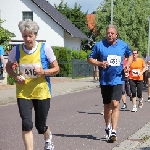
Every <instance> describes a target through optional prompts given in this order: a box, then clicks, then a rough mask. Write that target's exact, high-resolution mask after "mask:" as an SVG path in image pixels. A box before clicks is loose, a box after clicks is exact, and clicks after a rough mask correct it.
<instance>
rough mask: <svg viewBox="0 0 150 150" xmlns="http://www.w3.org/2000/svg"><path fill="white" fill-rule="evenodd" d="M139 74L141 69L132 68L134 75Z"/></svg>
mask: <svg viewBox="0 0 150 150" xmlns="http://www.w3.org/2000/svg"><path fill="white" fill-rule="evenodd" d="M139 74H140V69H133V70H132V75H133V76H134V77H137V76H138V75H139Z"/></svg>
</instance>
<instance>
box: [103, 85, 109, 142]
mask: <svg viewBox="0 0 150 150" xmlns="http://www.w3.org/2000/svg"><path fill="white" fill-rule="evenodd" d="M101 94H102V98H103V104H104V120H105V125H106V128H105V131H106V139H107V140H108V139H109V137H110V133H111V106H110V103H111V86H108V85H101Z"/></svg>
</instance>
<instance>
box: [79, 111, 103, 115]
mask: <svg viewBox="0 0 150 150" xmlns="http://www.w3.org/2000/svg"><path fill="white" fill-rule="evenodd" d="M77 112H78V113H80V114H92V115H94V114H98V115H100V114H101V113H89V112H84V111H77Z"/></svg>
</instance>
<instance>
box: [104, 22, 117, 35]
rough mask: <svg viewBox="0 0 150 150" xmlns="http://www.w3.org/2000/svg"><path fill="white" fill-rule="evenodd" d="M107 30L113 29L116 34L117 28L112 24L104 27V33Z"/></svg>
mask: <svg viewBox="0 0 150 150" xmlns="http://www.w3.org/2000/svg"><path fill="white" fill-rule="evenodd" d="M109 28H114V29H115V30H116V32H117V33H118V29H117V26H116V25H113V24H110V25H108V26H107V27H106V31H107V30H108V29H109Z"/></svg>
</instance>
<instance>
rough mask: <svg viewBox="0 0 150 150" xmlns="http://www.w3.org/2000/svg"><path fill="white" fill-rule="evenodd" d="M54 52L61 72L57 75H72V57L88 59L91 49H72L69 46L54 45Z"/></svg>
mask: <svg viewBox="0 0 150 150" xmlns="http://www.w3.org/2000/svg"><path fill="white" fill-rule="evenodd" d="M52 48H53V50H54V54H55V55H56V58H57V61H58V63H59V66H60V73H59V74H58V75H57V76H62V77H71V75H72V59H80V60H86V59H87V56H88V55H89V53H90V51H87V52H85V51H83V50H80V51H78V50H71V49H69V48H67V47H56V46H53V47H52Z"/></svg>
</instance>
